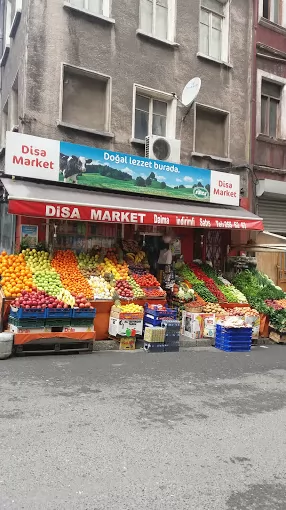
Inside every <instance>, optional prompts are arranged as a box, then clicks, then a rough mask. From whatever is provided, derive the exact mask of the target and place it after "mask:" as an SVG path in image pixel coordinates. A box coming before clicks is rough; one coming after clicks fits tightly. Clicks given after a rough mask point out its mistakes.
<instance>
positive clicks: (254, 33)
mask: <svg viewBox="0 0 286 510" xmlns="http://www.w3.org/2000/svg"><path fill="white" fill-rule="evenodd" d="M257 19H258V0H253V28H252V122H251V126H252V128H251V155H250V162H251V165H254V162H255V141H256V87H257V62H256V44H257Z"/></svg>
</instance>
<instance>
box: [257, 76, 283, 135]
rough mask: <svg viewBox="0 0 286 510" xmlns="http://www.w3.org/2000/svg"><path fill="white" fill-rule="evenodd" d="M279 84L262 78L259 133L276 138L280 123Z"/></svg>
mask: <svg viewBox="0 0 286 510" xmlns="http://www.w3.org/2000/svg"><path fill="white" fill-rule="evenodd" d="M280 100H281V86H280V85H277V84H276V83H271V82H269V81H266V80H262V84H261V133H263V134H264V135H267V136H272V137H274V138H277V137H278V136H279V123H280Z"/></svg>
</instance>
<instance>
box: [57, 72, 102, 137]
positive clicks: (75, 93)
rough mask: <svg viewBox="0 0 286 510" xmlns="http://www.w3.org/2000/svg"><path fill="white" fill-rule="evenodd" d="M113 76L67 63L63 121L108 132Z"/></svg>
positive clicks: (63, 91) (74, 125)
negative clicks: (111, 78)
mask: <svg viewBox="0 0 286 510" xmlns="http://www.w3.org/2000/svg"><path fill="white" fill-rule="evenodd" d="M110 81H111V80H110V77H109V76H105V75H101V74H98V73H95V72H92V71H88V70H85V69H82V68H77V67H73V66H67V65H64V67H63V84H62V107H61V119H60V123H61V122H62V123H64V124H66V125H68V126H70V127H73V128H76V129H83V130H88V131H96V132H101V133H104V132H106V133H107V132H109V129H110V102H111V83H110Z"/></svg>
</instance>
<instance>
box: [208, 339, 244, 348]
mask: <svg viewBox="0 0 286 510" xmlns="http://www.w3.org/2000/svg"><path fill="white" fill-rule="evenodd" d="M215 345H225V346H226V347H234V348H235V347H250V346H251V345H252V343H251V342H249V341H243V340H240V341H239V342H232V341H228V340H222V339H221V340H218V339H217V338H216V340H215Z"/></svg>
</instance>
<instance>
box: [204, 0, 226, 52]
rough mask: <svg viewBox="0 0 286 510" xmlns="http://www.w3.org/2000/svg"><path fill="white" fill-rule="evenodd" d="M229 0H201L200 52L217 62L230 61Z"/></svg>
mask: <svg viewBox="0 0 286 510" xmlns="http://www.w3.org/2000/svg"><path fill="white" fill-rule="evenodd" d="M228 37H229V0H201V10H200V40H199V50H200V52H201V53H202V54H204V55H206V56H208V57H211V58H213V59H215V60H220V61H224V62H227V61H228V44H229V41H228Z"/></svg>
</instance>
